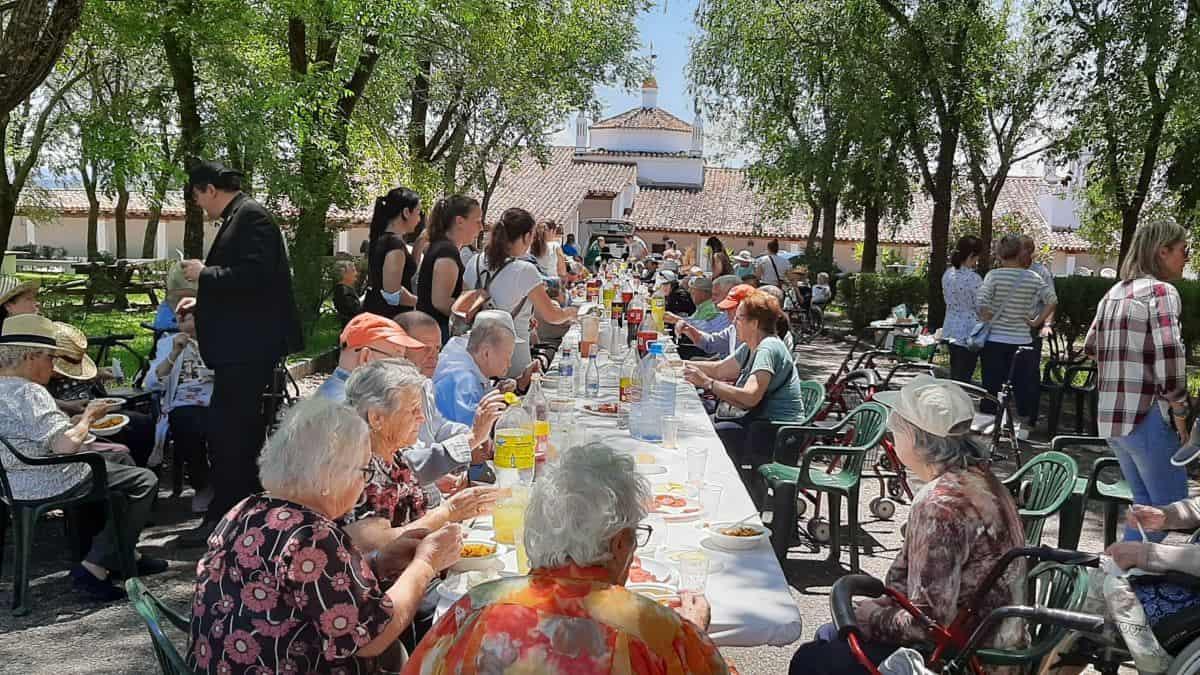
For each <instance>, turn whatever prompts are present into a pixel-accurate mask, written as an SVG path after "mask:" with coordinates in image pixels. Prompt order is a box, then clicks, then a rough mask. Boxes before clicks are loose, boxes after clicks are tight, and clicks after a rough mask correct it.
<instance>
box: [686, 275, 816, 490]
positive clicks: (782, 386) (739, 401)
mask: <svg viewBox="0 0 1200 675" xmlns="http://www.w3.org/2000/svg"><path fill="white" fill-rule="evenodd" d="M741 288H742V287H741V286H739V287H737V288H735V289H734V290H738V289H741ZM730 296H731V297H727V298H726V299H725V300H723V301H722V302H721V304H720V305H718V306H724V305H725V304H726V303H729V302H733V300H732V296H735V294H734V293H733V292H732V291H731V292H730ZM782 315H783V312H782V310H781V309H780V308H779V301H778V300H776V299H775V297H774V296H772V295H770V294H769V293H766V292H765V291H761V290H754V291H752V292H751V293H749V294H746V296H745V298H744V299H743V300H741V302H739V303H738V304H737V309H736V310H735V314H734V318H733V325H734V329H735V330H736V331H737V337H738V340H739V341H741V343H742V344H741V345H740V346H738V348H737V349H736V350H735V351H734V352H733V354H731V355H730V356H728V357H726V358H724V359H722V360H720V361H715V362H712V361H710V362H705V361H690V362H688V364H687V365H686V366H685V367H684V371H683V375H684V377H685V378H686V379H687V381H688V382H690V383H692V384H694V385H695V386H697V387H700V388H701V389H704V390H705V391H707V392H710V393H712V395H713V396H715V397H716V399H717V401H718V402H719V404H718V406H717V409H716V417H715V418H714V422H715V426H716V429H717V435H718V436H720V438H721V442H722V443H724V445H725V451H726V452H727V453H729V455H730V456H731V457H733V459H734V461H735V462H739V465H746V464H748V465H750V466H757V465H758V464H761V463H763V462H766V461H770V456H769V453H770V452H771V450H770V447H771V445H772V443H770V442H755V443H748V442H747V441H748V440H749V431H750V429H751V425H752V424H753V423H754V422H756V421H759V420H765V421H770V422H790V421H793V420H796V419H798V418H799V417H800V416H801V415H803V414H804V402H803V401H802V400H801V399H800V377H799V375H797V374H796V365H795V363H794V362H793V361H792V352H791V350H789V349H788V347H787V345H786V344H785V343H784V341H783V340H782V339H780V338H779V335H778V329H779V319H780V317H781V316H782ZM721 404H724V405H721ZM750 453H753V454H750Z"/></svg>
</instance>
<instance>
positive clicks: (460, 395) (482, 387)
mask: <svg viewBox="0 0 1200 675" xmlns="http://www.w3.org/2000/svg"><path fill="white" fill-rule="evenodd" d="M489 384H490V382H489V380H488V378H487V377H484V375H483V372H482V371H480V370H479V366H478V364H476V363H475V359H474V358H472V357H471V354H470V353H469V352H467V338H466V337H455V338H450V341H449V342H447V343H446V346H445V347H443V348H442V353H441V355H440V356H438V364H437V369H435V370H434V371H433V398H434V401H436V402H437V409H438V412H440V413H442V415H443V416H444V417H445V418H446V419H448V420H450V421H451V422H458V423H459V424H474V423H475V407H476V406H478V405H479V401H480V399H482V398H483V395H484V394H485V393H487V388H488V385H489Z"/></svg>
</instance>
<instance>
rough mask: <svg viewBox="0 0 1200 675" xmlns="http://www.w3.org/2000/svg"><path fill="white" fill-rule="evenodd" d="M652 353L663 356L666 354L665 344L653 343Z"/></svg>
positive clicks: (651, 346) (651, 344) (651, 345)
mask: <svg viewBox="0 0 1200 675" xmlns="http://www.w3.org/2000/svg"><path fill="white" fill-rule="evenodd" d="M650 353H651V354H662V353H664V352H663V344H662V343H661V342H658V341H655V342H651V343H650Z"/></svg>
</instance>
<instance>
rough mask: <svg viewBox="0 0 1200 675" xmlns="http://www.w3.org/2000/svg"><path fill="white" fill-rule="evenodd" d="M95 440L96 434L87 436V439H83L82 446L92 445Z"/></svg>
mask: <svg viewBox="0 0 1200 675" xmlns="http://www.w3.org/2000/svg"><path fill="white" fill-rule="evenodd" d="M95 440H96V434H88V435H87V438H85V439H83V444H84V445H87V444H88V443H93V442H95Z"/></svg>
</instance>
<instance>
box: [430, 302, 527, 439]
mask: <svg viewBox="0 0 1200 675" xmlns="http://www.w3.org/2000/svg"><path fill="white" fill-rule="evenodd" d="M518 340H520V338H518V337H517V329H516V327H515V326H514V325H513V318H512V315H511V314H509V313H508V312H505V311H503V310H499V309H489V310H484V311H482V312H480V313H479V314H477V315H476V316H475V322H474V323H473V324H471V331H470V332H469V333H468V334H467V335H465V336H459V337H455V338H451V339H450V341H449V342H447V343H446V346H445V348H443V349H442V354H441V356H440V357H439V358H438V364H437V368H435V369H434V371H433V394H434V401H436V402H437V409H438V412H440V413H441V414H442V416H443V417H445V418H446V419H448V420H450V421H452V422H458V423H460V424H473V423H474V422H475V410H476V409H477V408H478V407H479V402H480V401H482V400H483V397H484V395H485V394H486V393H487V391H488V389H489V388H490V386H491V380H492V378H498V377H504V376H505V375H506V374H507V373H508V367H509V365H510V364H511V363H512V355H513V349H514V348H515V347H516V345H517V342H518Z"/></svg>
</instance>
